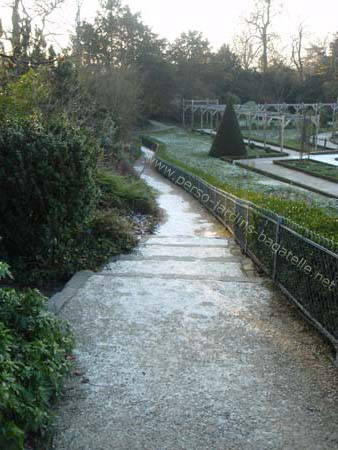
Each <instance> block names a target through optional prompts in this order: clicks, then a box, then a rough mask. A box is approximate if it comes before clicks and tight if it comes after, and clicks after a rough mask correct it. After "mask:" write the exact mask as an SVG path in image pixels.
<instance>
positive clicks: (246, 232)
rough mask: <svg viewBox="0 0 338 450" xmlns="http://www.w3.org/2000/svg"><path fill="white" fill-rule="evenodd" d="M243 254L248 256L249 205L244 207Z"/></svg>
mask: <svg viewBox="0 0 338 450" xmlns="http://www.w3.org/2000/svg"><path fill="white" fill-rule="evenodd" d="M246 223H247V225H246V228H245V247H244V248H245V254H246V255H247V254H248V228H249V205H246Z"/></svg>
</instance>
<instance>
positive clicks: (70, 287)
mask: <svg viewBox="0 0 338 450" xmlns="http://www.w3.org/2000/svg"><path fill="white" fill-rule="evenodd" d="M93 275H95V272H92V271H91V270H81V271H80V272H77V273H76V274H75V275H74V276H73V277H72V278H71V279H70V280H69V281H68V283H67V284H66V285H65V286H64V288H63V289H62V291H60V292H58V293H56V294H54V295H53V296H52V297H50V299H48V301H47V303H46V309H47V310H48V311H49V312H51V313H53V314H55V315H59V314H60V312H61V310H62V309H63V308H64V306H66V304H67V303H68V302H69V301H70V300H71V299H72V298H73V297H74V296H75V295H76V293H77V292H78V290H79V289H81V288H82V287H83V286H84V285H85V284H86V283H87V281H88V280H89V279H90V278H91V277H92V276H93Z"/></svg>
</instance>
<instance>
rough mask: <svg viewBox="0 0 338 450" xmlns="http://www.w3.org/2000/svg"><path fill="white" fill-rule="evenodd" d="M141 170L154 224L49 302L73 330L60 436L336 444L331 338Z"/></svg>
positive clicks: (94, 443)
mask: <svg viewBox="0 0 338 450" xmlns="http://www.w3.org/2000/svg"><path fill="white" fill-rule="evenodd" d="M144 177H145V179H146V180H147V181H148V182H149V184H151V185H152V186H154V187H155V188H156V189H157V190H158V191H159V203H160V205H161V207H162V208H163V209H164V211H165V219H164V221H163V223H162V224H161V226H160V227H159V229H158V231H157V234H156V235H153V236H150V237H148V238H146V239H145V240H143V241H142V242H141V243H140V246H139V247H138V249H137V250H135V251H134V252H133V253H131V254H129V255H126V256H123V257H121V258H118V259H116V260H114V261H112V262H110V263H109V264H108V265H107V266H106V267H105V268H104V269H103V270H102V271H101V272H100V273H97V274H88V273H84V274H80V276H78V277H77V278H76V279H75V281H74V280H73V282H71V283H70V284H69V285H68V287H67V288H66V290H65V291H64V293H63V294H61V295H59V296H57V297H56V298H54V299H52V300H51V302H50V307H51V308H54V310H56V311H58V312H59V314H60V315H61V316H62V317H63V318H65V319H67V320H68V321H69V322H70V323H71V325H72V327H73V329H74V332H75V335H76V338H77V349H76V352H75V355H76V369H75V370H74V374H73V376H72V377H71V378H70V380H69V382H68V383H67V386H66V389H65V392H64V396H63V399H62V402H61V404H60V407H59V410H58V411H57V413H58V418H57V422H56V426H55V435H54V442H53V448H54V449H57V450H112V449H121V450H134V449H135V450H136V449H146V450H165V449H167V450H183V449H185V450H195V449H200V450H202V449H203V450H205V449H208V450H212V449H215V450H249V449H250V450H263V449H269V450H271V449H280V450H282V449H283V450H287V449H290V450H294V449H297V450H302V449H304V450H305V449H306V450H319V449H321V450H330V449H337V448H338V402H337V387H338V377H337V369H335V368H334V367H333V364H332V362H331V360H330V358H329V356H330V355H331V353H330V352H331V349H330V348H329V347H327V345H326V344H325V343H324V342H323V341H322V339H321V338H320V337H319V336H318V335H317V334H316V332H314V331H312V329H310V328H309V327H308V326H307V325H306V323H305V322H304V321H303V320H302V319H301V318H300V316H299V314H298V312H297V310H296V309H295V308H293V307H291V306H289V304H288V303H287V302H286V300H285V298H284V297H283V296H282V295H281V294H280V293H278V292H276V291H274V290H273V289H272V287H271V286H270V283H269V282H268V281H267V280H266V279H264V278H260V277H258V276H257V275H256V273H255V272H254V270H253V267H252V264H251V262H250V261H249V260H248V259H247V258H244V257H243V256H242V255H241V254H240V252H239V250H238V248H237V246H236V245H235V244H234V242H233V240H232V238H231V237H229V236H228V235H227V234H226V233H225V232H224V229H223V228H222V227H221V226H220V225H219V224H218V223H217V222H216V221H215V220H214V219H213V218H212V217H210V216H209V215H208V214H207V213H206V212H205V211H204V210H203V209H202V208H201V207H200V205H199V204H198V203H197V202H195V201H194V200H193V199H191V198H190V197H189V196H188V194H186V193H185V192H183V191H181V190H180V189H179V188H177V187H176V186H174V185H172V184H170V183H169V182H167V181H166V180H165V179H163V178H161V177H160V175H158V174H157V173H155V172H153V171H152V170H151V169H150V168H149V167H148V168H147V170H146V172H145V173H144Z"/></svg>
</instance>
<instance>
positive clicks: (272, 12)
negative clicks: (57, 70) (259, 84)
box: [244, 0, 280, 73]
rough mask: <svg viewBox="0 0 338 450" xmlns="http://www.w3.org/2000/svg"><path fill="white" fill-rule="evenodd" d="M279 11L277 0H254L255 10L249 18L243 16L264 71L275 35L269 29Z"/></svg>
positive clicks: (266, 67) (266, 68)
mask: <svg viewBox="0 0 338 450" xmlns="http://www.w3.org/2000/svg"><path fill="white" fill-rule="evenodd" d="M279 13H280V4H279V3H277V0H256V2H255V10H254V11H253V12H252V13H251V14H250V16H249V18H244V21H245V23H246V25H247V26H249V31H250V33H251V36H252V38H253V39H254V41H255V43H256V46H257V47H256V48H257V52H259V53H260V54H261V56H260V60H261V68H262V71H263V72H264V73H265V72H266V71H267V70H268V66H269V50H270V48H271V45H272V43H273V40H274V39H276V38H277V35H276V34H275V33H273V32H272V31H271V28H272V25H273V19H274V18H275V17H276V16H277V14H279Z"/></svg>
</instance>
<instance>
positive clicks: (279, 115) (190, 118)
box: [182, 99, 338, 151]
mask: <svg viewBox="0 0 338 450" xmlns="http://www.w3.org/2000/svg"><path fill="white" fill-rule="evenodd" d="M324 108H330V109H331V110H332V115H333V121H335V118H336V115H337V112H338V103H299V104H293V103H282V104H264V105H263V104H258V105H255V106H254V107H253V108H250V109H248V107H247V106H246V105H235V111H236V113H237V116H238V119H239V120H243V119H244V120H245V121H246V123H247V127H248V131H249V142H250V141H251V139H252V137H251V131H252V128H253V123H258V124H260V125H261V127H262V130H264V146H265V147H266V142H267V135H266V132H267V129H268V127H269V126H270V125H271V124H272V123H277V127H278V128H279V136H280V139H279V140H280V147H281V151H283V149H284V136H285V129H286V127H288V126H289V125H290V123H294V124H295V127H297V128H298V127H299V126H300V124H302V123H303V121H304V116H305V113H306V112H309V111H311V112H312V114H310V115H309V116H308V120H309V121H310V122H311V123H312V124H313V125H314V128H315V130H316V131H315V135H314V145H315V148H316V149H317V147H318V134H319V131H320V113H321V111H322V110H323V109H324ZM225 109H226V105H220V104H219V101H218V100H214V99H211V100H210V99H206V100H183V105H182V110H183V126H184V127H186V126H189V127H191V128H192V129H201V130H204V129H209V130H216V129H217V128H218V125H219V123H220V120H221V118H222V115H223V114H224V111H225ZM292 110H293V111H294V113H291V111H292Z"/></svg>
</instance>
